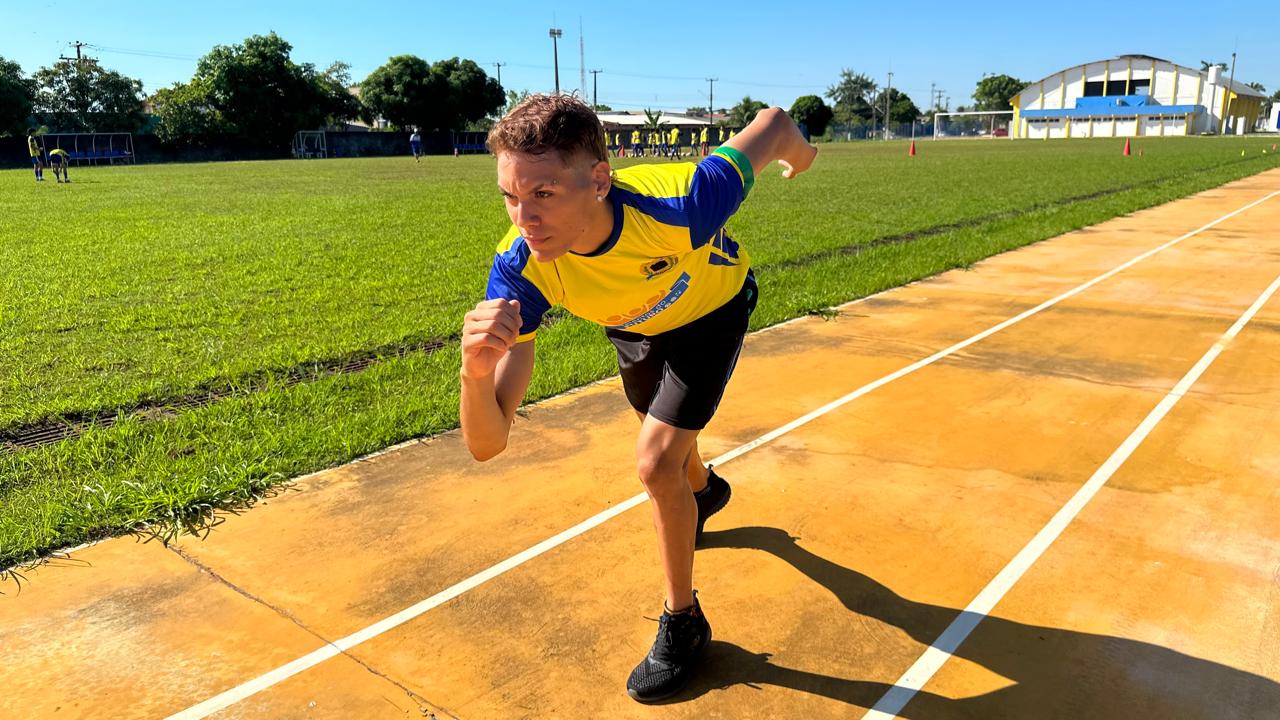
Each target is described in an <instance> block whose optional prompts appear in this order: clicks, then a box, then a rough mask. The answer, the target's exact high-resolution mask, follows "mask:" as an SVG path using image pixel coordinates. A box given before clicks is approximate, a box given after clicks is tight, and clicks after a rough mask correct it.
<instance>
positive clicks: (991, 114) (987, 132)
mask: <svg viewBox="0 0 1280 720" xmlns="http://www.w3.org/2000/svg"><path fill="white" fill-rule="evenodd" d="M1012 123H1013V111H1012V110H985V111H975V112H940V113H938V114H937V115H936V116H934V119H933V139H934V140H940V139H943V138H999V137H1004V138H1007V137H1012V134H1011V133H1010V132H1009V125H1010V124H1012Z"/></svg>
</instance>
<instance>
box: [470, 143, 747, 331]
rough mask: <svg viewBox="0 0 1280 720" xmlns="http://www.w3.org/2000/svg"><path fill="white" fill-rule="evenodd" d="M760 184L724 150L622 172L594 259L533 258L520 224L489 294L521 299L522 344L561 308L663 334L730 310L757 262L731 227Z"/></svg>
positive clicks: (501, 250) (506, 243) (497, 262)
mask: <svg viewBox="0 0 1280 720" xmlns="http://www.w3.org/2000/svg"><path fill="white" fill-rule="evenodd" d="M752 182H753V176H752V169H751V163H750V161H749V160H747V157H746V156H745V155H743V154H742V153H740V152H738V151H737V150H734V149H733V148H728V147H726V148H720V149H718V150H716V152H715V154H713V155H711V156H710V157H708V158H706V159H705V160H703V161H702V162H700V163H697V164H694V163H679V164H673V165H635V166H632V167H628V168H623V169H621V170H618V171H616V172H615V174H614V180H613V186H612V188H611V189H610V190H609V196H608V200H609V201H610V202H612V203H613V232H612V233H610V235H609V238H608V239H607V240H606V241H605V243H604V244H603V245H601V246H600V248H599V249H597V250H596V251H594V252H592V253H590V254H579V253H574V252H569V253H566V254H565V255H562V256H561V257H559V258H556V259H555V260H552V261H550V262H538V261H537V260H535V259H533V257H532V254H531V253H530V251H529V246H528V244H526V243H525V240H524V238H523V237H521V235H520V231H519V229H518V228H516V227H512V228H511V230H510V231H509V232H508V233H507V235H506V237H504V238H503V240H502V242H500V243H498V248H497V256H496V257H495V258H494V260H493V266H492V269H491V270H490V272H489V286H488V288H487V289H486V291H485V297H486V299H489V300H494V299H497V298H505V299H507V300H519V301H520V320H521V325H520V337H519V341H520V342H525V341H528V340H531V339H533V337H534V334H535V332H536V331H537V329H538V326H539V325H540V324H541V323H542V316H543V315H544V314H545V313H546V312H547V311H548V310H550V309H551V307H552V306H554V305H559V306H561V307H563V308H564V309H566V310H568V311H569V312H571V313H573V314H574V315H577V316H578V317H581V318H583V319H585V320H589V321H591V322H594V323H596V324H599V325H603V326H605V327H608V328H614V329H619V330H627V331H629V332H634V333H638V334H641V335H657V334H658V333H663V332H666V331H668V330H673V329H675V328H678V327H681V326H683V325H686V324H688V323H690V322H693V321H694V320H697V319H698V318H700V317H702V316H703V315H706V314H707V313H709V312H711V311H712V310H715V309H717V308H719V307H720V306H721V305H724V304H725V303H726V302H728V301H729V300H730V299H732V298H733V296H734V295H735V294H736V293H737V292H738V291H739V290H740V289H741V288H742V284H743V282H745V281H746V277H747V271H748V270H749V269H750V266H751V259H750V257H749V256H748V255H747V251H746V249H745V248H743V247H741V246H739V245H738V243H737V242H735V241H734V240H733V239H731V238H730V237H729V236H728V235H727V234H726V233H725V230H724V224H725V222H726V221H728V219H729V217H730V216H731V215H733V213H734V212H736V211H737V210H738V207H739V206H740V205H741V203H742V201H743V200H744V199H745V198H746V196H747V193H749V192H750V191H751V185H752Z"/></svg>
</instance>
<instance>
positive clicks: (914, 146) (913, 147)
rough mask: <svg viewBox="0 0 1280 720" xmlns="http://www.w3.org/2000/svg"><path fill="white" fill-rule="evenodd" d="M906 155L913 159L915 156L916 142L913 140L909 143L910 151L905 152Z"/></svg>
mask: <svg viewBox="0 0 1280 720" xmlns="http://www.w3.org/2000/svg"><path fill="white" fill-rule="evenodd" d="M907 155H908V156H910V157H915V156H916V141H915V140H912V141H911V149H910V150H908V151H907Z"/></svg>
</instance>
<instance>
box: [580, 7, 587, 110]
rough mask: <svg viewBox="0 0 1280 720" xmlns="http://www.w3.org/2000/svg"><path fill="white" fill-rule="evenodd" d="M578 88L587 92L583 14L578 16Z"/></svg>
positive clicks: (584, 92) (583, 92)
mask: <svg viewBox="0 0 1280 720" xmlns="http://www.w3.org/2000/svg"><path fill="white" fill-rule="evenodd" d="M578 89H579V90H580V91H581V92H582V94H583V95H586V94H587V41H586V40H585V39H583V36H582V16H581V15H579V16H578Z"/></svg>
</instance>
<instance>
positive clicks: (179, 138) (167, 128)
mask: <svg viewBox="0 0 1280 720" xmlns="http://www.w3.org/2000/svg"><path fill="white" fill-rule="evenodd" d="M151 105H152V107H153V108H154V110H155V115H156V119H157V123H156V128H155V133H156V137H157V138H159V139H160V142H162V143H165V144H167V145H195V146H205V145H208V144H210V143H212V142H215V141H217V140H219V139H221V138H223V137H225V136H227V135H229V134H230V132H231V126H230V123H228V122H227V121H226V119H225V118H223V117H222V113H221V112H219V111H218V109H217V108H215V107H213V105H211V104H210V102H209V90H208V88H206V87H204V84H203V82H202V81H200V80H193V81H191V82H189V83H174V85H173V87H168V88H161V89H159V90H157V91H156V92H155V93H154V94H153V95H152V96H151Z"/></svg>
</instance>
